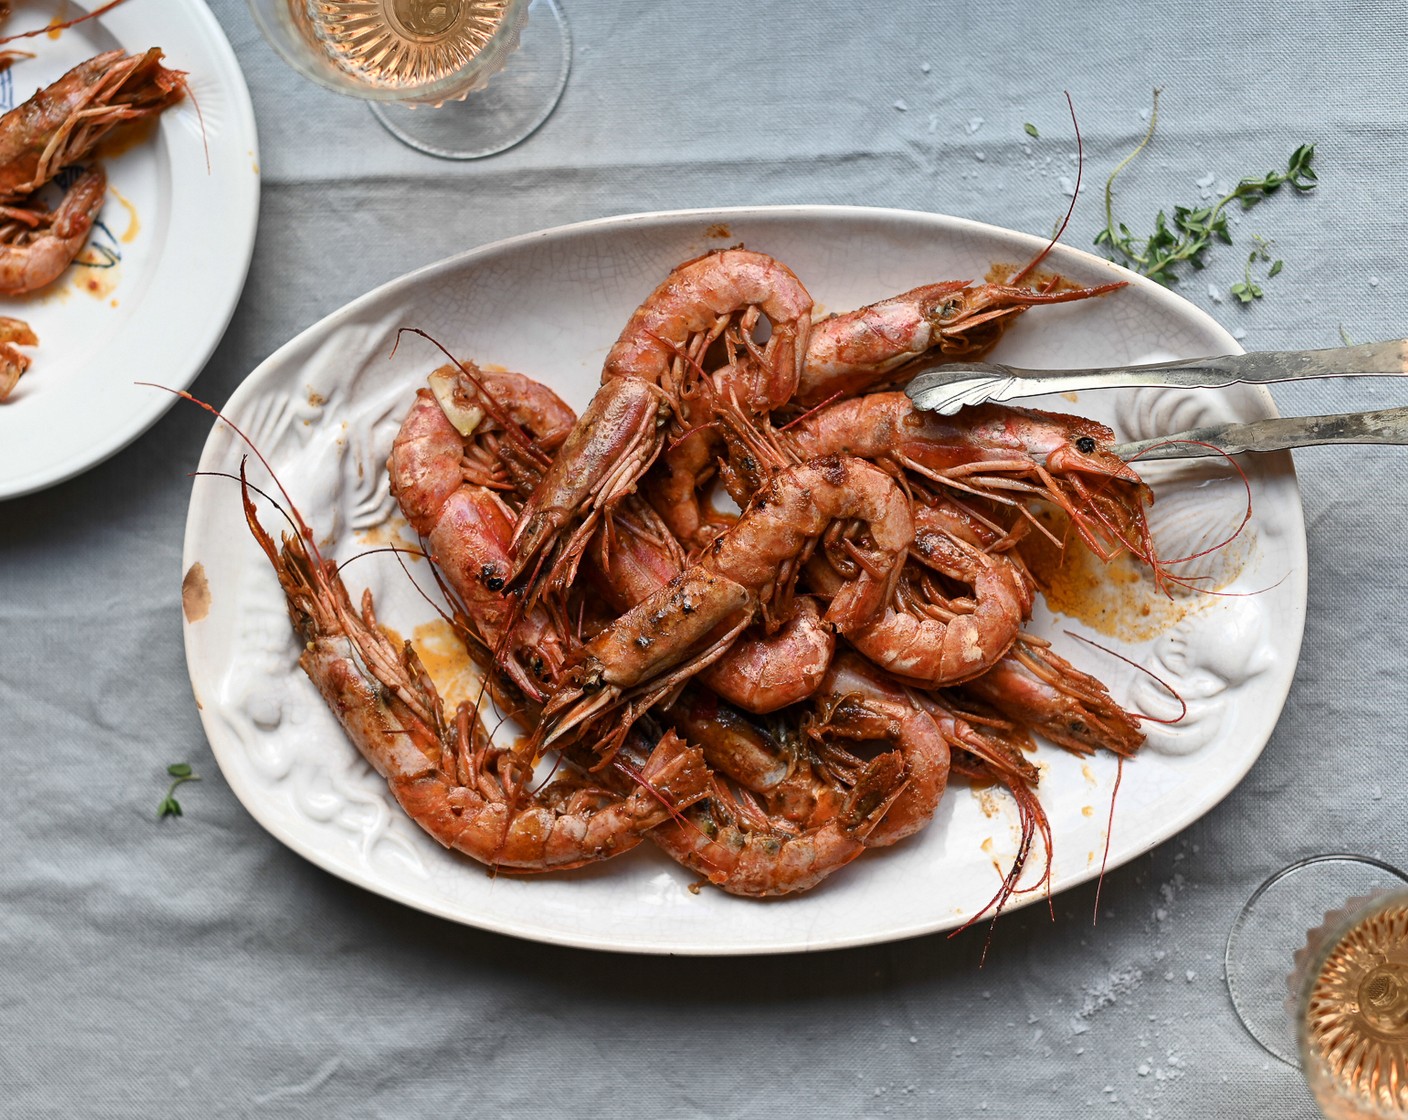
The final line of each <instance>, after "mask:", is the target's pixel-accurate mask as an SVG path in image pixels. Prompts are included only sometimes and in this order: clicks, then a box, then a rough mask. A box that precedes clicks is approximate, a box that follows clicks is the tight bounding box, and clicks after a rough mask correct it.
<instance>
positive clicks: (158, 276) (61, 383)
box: [0, 0, 259, 498]
mask: <svg viewBox="0 0 1408 1120" xmlns="http://www.w3.org/2000/svg"><path fill="white" fill-rule="evenodd" d="M98 6H99V4H98V0H83V2H82V3H72V2H69V0H62V2H60V0H18V2H17V3H15V4H14V12H13V14H12V15H11V17H10V19H9V20H8V21H7V23H6V24H5V28H4V31H5V32H7V33H10V34H13V33H15V32H18V31H22V30H27V29H29V28H33V27H43V26H44V25H45V24H47V23H48V22H49V21H50V20H52V19H55V18H62V19H73V18H75V17H76V16H79V15H81V14H83V13H84V12H87V11H92V10H93V9H95V8H97V7H98ZM11 46H12V47H16V48H23V49H25V50H29V51H33V52H34V53H35V55H36V57H35V58H33V59H22V60H21V61H19V62H17V63H16V64H15V65H14V66H13V67H12V68H11V69H10V70H8V71H6V72H5V73H4V74H0V110H4V109H9V108H10V107H11V106H12V105H15V104H18V103H20V102H23V101H24V100H25V99H26V98H28V97H30V96H31V95H32V94H33V92H34V91H35V89H37V88H39V87H41V86H45V85H48V84H49V83H50V82H53V81H55V80H56V79H58V78H59V77H60V76H62V75H63V74H64V73H66V72H67V71H68V70H70V69H72V68H73V67H74V66H76V65H77V64H78V63H79V62H82V61H83V60H84V59H87V58H91V57H92V56H93V55H95V54H98V53H100V52H102V51H106V50H112V49H114V48H116V47H121V48H122V49H123V50H126V51H128V52H129V53H135V52H138V51H143V50H146V49H147V48H149V47H161V48H162V50H163V51H165V59H164V63H165V65H166V66H168V67H170V68H172V69H174V70H183V71H185V72H186V75H187V79H186V80H187V82H188V85H189V88H190V92H191V95H192V96H190V97H186V98H184V99H182V100H181V101H180V102H179V103H178V104H176V105H174V106H172V107H171V108H170V109H168V110H166V111H165V112H164V113H162V114H161V116H160V117H159V118H158V120H157V123H156V127H155V129H154V130H153V132H152V134H151V135H150V136H147V137H146V138H145V139H142V140H141V141H140V142H138V143H133V144H132V145H131V146H130V147H127V148H126V150H124V151H121V152H119V153H118V154H116V155H112V156H102V155H100V162H101V163H102V165H103V167H104V168H105V169H106V170H107V173H108V200H107V202H106V203H105V204H104V207H103V210H102V212H101V214H99V216H98V224H97V225H96V226H95V228H94V231H93V235H92V236H91V237H90V238H89V243H88V246H87V248H85V249H84V251H83V252H82V253H80V254H79V261H86V262H89V263H88V264H75V265H73V266H70V268H69V269H68V270H67V271H66V272H65V273H64V275H63V276H62V277H60V278H59V279H58V280H57V281H55V282H54V283H53V284H51V285H49V286H48V287H47V288H45V289H42V290H41V291H39V292H35V293H33V294H31V295H28V296H22V297H0V315H8V316H12V317H14V318H18V319H23V320H25V321H26V322H28V323H29V324H30V325H31V326H32V327H33V328H34V330H35V333H36V334H37V335H38V336H39V345H38V346H37V347H34V348H32V349H29V350H27V353H28V354H29V355H30V356H31V357H32V358H33V365H32V366H31V367H30V369H29V371H28V372H27V373H26V374H25V375H24V376H23V377H21V378H20V382H19V385H18V386H17V387H16V388H15V390H14V391H13V392H12V393H11V394H10V397H9V399H8V400H6V401H5V402H4V403H3V404H0V498H10V497H15V496H18V495H20V494H29V493H32V492H33V491H36V490H41V489H43V488H44V487H46V486H52V485H54V484H55V483H58V482H62V481H64V480H65V479H69V478H72V477H73V476H74V475H76V474H79V473H80V472H82V471H84V470H87V469H88V468H89V467H91V466H93V465H95V464H97V463H100V462H102V461H103V460H104V459H106V458H108V457H109V456H110V455H113V454H115V453H116V452H118V451H120V450H121V449H122V448H124V447H126V446H127V444H129V443H130V442H132V440H134V439H136V438H137V437H138V436H139V435H141V434H142V432H144V431H146V430H147V428H149V427H150V426H151V425H152V424H154V423H155V422H156V420H157V419H158V418H159V417H160V416H161V415H162V414H163V413H165V412H166V410H167V409H168V408H170V407H171V405H172V404H173V402H174V401H175V399H176V398H175V397H173V396H172V395H171V394H170V393H163V392H160V391H158V390H156V389H152V388H148V387H145V386H142V385H138V384H137V382H139V381H152V382H157V383H159V384H162V385H166V386H170V387H171V388H176V389H183V388H185V387H186V386H188V385H189V384H190V383H191V382H192V381H194V380H195V378H196V375H197V374H198V373H200V371H201V368H202V367H203V366H204V365H205V362H206V359H207V358H209V357H210V355H211V353H212V352H213V351H214V349H215V346H216V344H217V343H218V342H219V341H220V337H221V335H222V334H224V332H225V327H226V325H227V324H228V323H229V321H230V316H231V315H232V314H233V313H234V310H235V304H236V303H237V302H238V300H239V297H240V291H241V290H242V289H243V287H244V279H245V273H246V272H247V271H248V269H249V260H250V254H251V253H252V252H253V249H254V230H255V225H256V224H257V221H258V215H259V155H258V151H257V143H256V138H255V130H254V110H253V107H252V105H251V104H250V99H249V90H248V88H246V86H245V81H244V75H243V74H242V73H241V72H240V68H239V64H238V62H236V60H235V54H234V51H233V50H231V48H230V43H229V40H227V39H226V38H225V33H224V31H222V30H221V28H220V25H219V23H217V22H216V20H215V17H214V16H213V15H212V14H211V12H210V9H209V8H207V7H206V6H205V4H204V3H203V2H202V0H181V2H180V3H157V4H152V3H148V2H146V0H141V2H140V3H137V2H131V3H126V4H122V5H119V6H118V7H116V8H114V9H113V10H112V11H110V12H106V13H104V14H103V15H101V16H99V17H97V18H96V19H93V20H89V21H87V22H85V23H80V24H77V25H76V26H73V27H70V28H67V29H66V30H64V31H62V32H60V33H58V35H57V37H56V38H51V37H50V36H48V35H41V36H38V37H36V38H32V39H25V40H22V41H20V42H17V43H13V44H11ZM100 153H101V148H100ZM207 156H208V163H207Z"/></svg>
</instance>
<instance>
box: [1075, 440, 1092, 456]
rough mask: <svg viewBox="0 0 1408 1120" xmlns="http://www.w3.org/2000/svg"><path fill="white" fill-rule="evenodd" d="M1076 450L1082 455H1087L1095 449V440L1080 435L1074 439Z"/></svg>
mask: <svg viewBox="0 0 1408 1120" xmlns="http://www.w3.org/2000/svg"><path fill="white" fill-rule="evenodd" d="M1076 450H1077V451H1079V452H1080V453H1081V454H1082V455H1089V454H1090V453H1091V452H1092V451H1094V450H1095V440H1094V438H1093V437H1091V436H1081V437H1080V439H1078V440H1076Z"/></svg>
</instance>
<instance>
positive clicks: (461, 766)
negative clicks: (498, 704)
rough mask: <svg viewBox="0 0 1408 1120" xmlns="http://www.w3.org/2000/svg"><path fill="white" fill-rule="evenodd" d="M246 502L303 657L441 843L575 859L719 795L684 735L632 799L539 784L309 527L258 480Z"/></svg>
mask: <svg viewBox="0 0 1408 1120" xmlns="http://www.w3.org/2000/svg"><path fill="white" fill-rule="evenodd" d="M244 505H245V516H246V519H247V520H248V522H249V527H250V531H251V532H252V533H253V534H254V536H255V539H256V540H257V541H258V542H259V545H260V547H261V548H262V549H263V551H264V553H265V555H266V556H268V558H269V561H270V563H271V564H272V565H273V566H274V570H275V571H276V573H277V574H278V577H279V583H280V585H281V586H282V588H283V590H284V594H285V596H286V598H287V600H288V608H289V615H290V618H291V619H292V621H293V624H294V629H295V631H296V632H297V633H298V635H299V637H300V640H301V641H302V642H303V652H302V653H301V655H300V656H299V664H300V665H301V666H302V668H303V670H304V672H306V673H307V674H308V677H309V679H310V680H312V682H313V683H314V684H315V685H316V686H317V688H318V691H319V692H321V693H322V695H323V698H324V699H325V700H326V701H327V702H328V705H329V707H330V708H331V709H332V711H333V713H334V714H335V715H336V716H337V718H338V721H339V722H340V723H341V724H342V726H343V729H344V730H345V731H346V732H347V734H348V736H349V738H351V740H352V742H353V744H354V745H355V746H356V747H357V749H358V750H359V751H360V752H361V753H362V755H363V757H365V758H366V759H367V761H368V762H369V763H371V765H372V766H373V768H374V769H375V770H376V771H377V773H379V774H380V775H381V776H382V777H384V778H385V779H386V781H387V783H388V784H389V786H390V787H391V792H392V794H393V795H394V796H395V798H396V800H397V801H398V802H399V803H400V804H401V807H402V808H403V809H405V810H406V813H407V814H408V815H409V816H410V817H411V819H412V820H414V821H415V822H416V824H418V825H419V826H420V827H421V828H423V829H424V830H425V831H426V832H427V833H429V834H430V835H431V836H432V837H433V838H434V839H435V840H436V841H438V842H439V843H440V844H442V845H444V846H445V847H447V848H453V849H455V850H456V851H460V852H463V853H464V854H466V855H469V856H472V857H473V858H475V859H477V860H479V861H480V862H481V863H485V864H488V865H489V866H491V867H495V868H499V869H503V870H510V871H523V872H534V871H555V870H566V869H569V868H573V867H579V866H581V865H582V864H584V863H589V862H592V861H595V860H600V859H607V858H609V857H611V856H615V855H619V854H620V853H622V852H624V851H627V850H629V849H630V848H632V847H634V846H635V845H636V844H638V843H639V842H640V839H641V834H642V833H643V832H644V831H646V830H647V829H650V828H652V827H654V826H655V825H658V824H659V823H661V822H662V821H664V820H667V819H669V817H670V816H671V815H673V814H676V813H678V812H679V811H680V810H681V809H682V808H685V807H687V806H689V805H691V804H693V803H694V802H695V801H697V800H698V799H699V798H700V797H702V796H704V794H705V793H706V786H705V775H706V770H705V768H704V766H703V761H702V758H701V756H700V754H699V752H698V751H697V750H695V749H693V748H690V747H688V746H687V745H686V744H684V743H683V742H682V741H681V740H680V739H679V738H678V737H677V736H675V735H673V734H669V735H666V736H665V737H664V738H662V739H661V740H660V742H659V744H658V745H657V746H656V748H655V750H654V752H652V754H651V756H650V759H649V762H648V763H647V765H646V767H645V768H644V770H643V771H642V773H641V774H640V776H639V777H640V788H639V789H637V790H635V791H634V792H632V793H631V794H629V795H628V796H625V797H619V796H613V795H611V794H609V792H607V791H604V790H599V789H596V788H594V787H590V788H589V787H588V786H587V785H586V783H584V782H582V781H580V780H570V781H569V783H568V784H567V785H566V786H564V785H557V786H556V787H549V789H548V790H545V791H538V792H534V791H532V789H531V785H532V774H531V772H530V771H528V770H527V769H526V768H525V767H524V765H523V764H522V762H521V761H520V760H519V759H518V758H517V757H516V756H515V755H514V754H513V753H512V752H508V751H502V750H498V749H496V748H494V747H493V745H492V744H491V743H490V741H489V737H488V735H487V733H486V732H485V731H484V729H483V727H482V725H481V724H480V723H479V721H478V717H477V714H475V713H472V712H471V711H470V709H469V707H468V705H461V706H460V708H459V711H458V713H457V716H456V718H455V721H454V723H453V724H448V723H447V721H446V719H445V716H444V712H443V707H442V704H441V700H440V697H439V695H438V694H437V693H436V692H435V689H434V686H433V685H432V684H431V683H430V678H429V676H428V674H427V673H426V672H425V669H424V666H422V664H421V662H420V659H419V658H418V657H417V656H416V653H415V650H414V648H413V647H412V646H411V645H410V643H406V644H405V645H403V646H401V647H400V648H398V647H397V646H396V645H394V644H393V643H392V642H391V641H390V639H388V638H387V636H386V634H385V633H384V632H383V631H382V630H381V628H380V627H379V626H378V625H377V621H376V617H375V614H374V613H373V608H372V601H371V594H370V592H368V593H366V594H365V595H364V596H363V600H362V608H361V610H360V611H357V610H354V609H353V607H352V604H351V601H350V599H349V597H348V594H347V589H346V587H345V586H344V585H343V583H342V581H341V579H340V577H339V576H338V574H337V570H336V568H335V567H334V566H333V565H331V564H328V563H326V562H324V561H322V560H315V559H313V558H312V557H310V556H309V555H308V551H307V547H306V545H305V542H304V540H303V538H302V536H301V535H300V534H288V533H286V534H284V538H283V546H282V548H280V547H278V546H277V545H276V544H275V543H274V540H273V538H272V537H271V536H270V535H269V534H268V533H267V532H266V531H265V530H264V528H263V527H262V526H261V525H260V523H259V519H258V516H257V513H256V511H255V508H254V503H253V501H252V500H251V499H250V496H249V492H248V489H247V488H246V489H245V491H244Z"/></svg>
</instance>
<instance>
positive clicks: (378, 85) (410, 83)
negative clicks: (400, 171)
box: [249, 0, 572, 159]
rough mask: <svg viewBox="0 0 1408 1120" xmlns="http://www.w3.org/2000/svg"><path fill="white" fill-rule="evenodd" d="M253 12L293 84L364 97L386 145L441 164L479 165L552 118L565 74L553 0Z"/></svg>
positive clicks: (272, 6)
mask: <svg viewBox="0 0 1408 1120" xmlns="http://www.w3.org/2000/svg"><path fill="white" fill-rule="evenodd" d="M249 8H250V11H251V13H252V14H253V16H254V22H255V23H256V24H257V25H258V27H259V30H260V31H261V32H263V34H264V37H265V38H266V39H268V40H269V42H270V44H272V46H273V47H274V49H275V50H277V51H278V52H279V54H280V55H282V56H283V58H284V60H285V61H286V62H288V63H289V65H290V66H292V67H293V68H294V69H295V70H297V71H298V72H299V73H300V74H303V75H304V76H305V77H307V78H311V79H312V80H313V81H315V82H317V83H318V84H319V85H323V86H326V87H327V88H329V89H332V90H335V91H337V92H338V93H343V94H347V95H349V96H352V97H361V98H365V99H366V100H368V101H370V102H371V107H372V112H373V114H375V116H376V118H377V119H378V120H379V121H381V123H382V124H383V125H384V126H385V127H386V128H387V130H388V131H389V132H390V133H391V134H392V135H393V136H395V137H396V138H397V139H399V140H401V141H403V142H404V143H406V144H409V145H410V146H411V147H413V148H417V149H419V150H420V151H422V152H426V153H428V154H430V155H433V156H440V157H442V158H444V159H479V158H481V157H483V156H490V155H493V154H495V153H496V152H502V151H504V150H505V149H507V148H511V147H513V146H514V145H515V144H517V143H519V142H521V141H522V140H525V139H526V138H527V137H528V136H530V135H531V134H532V133H533V132H534V131H535V130H536V129H537V128H538V126H539V125H541V124H542V123H543V122H544V121H545V120H547V118H548V116H549V115H550V114H551V113H552V111H553V108H554V107H555V106H556V105H557V102H558V99H559V98H560V97H561V96H562V90H563V87H565V86H566V84H567V74H568V71H569V70H570V69H571V65H572V37H571V32H570V31H569V30H568V27H567V20H566V18H565V17H564V16H563V14H562V10H561V9H560V8H559V7H558V5H557V3H556V0H249ZM510 56H512V58H511V59H510Z"/></svg>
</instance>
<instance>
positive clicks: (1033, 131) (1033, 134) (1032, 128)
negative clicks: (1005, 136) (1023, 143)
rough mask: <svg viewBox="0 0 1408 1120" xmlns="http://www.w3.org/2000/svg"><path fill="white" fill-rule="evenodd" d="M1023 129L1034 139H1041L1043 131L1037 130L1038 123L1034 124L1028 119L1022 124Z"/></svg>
mask: <svg viewBox="0 0 1408 1120" xmlns="http://www.w3.org/2000/svg"><path fill="white" fill-rule="evenodd" d="M1022 131H1023V132H1025V133H1026V134H1027V135H1028V136H1030V137H1031V138H1032V139H1033V140H1036V139H1039V138H1040V136H1041V133H1039V132H1037V130H1036V125H1034V124H1032V122H1031V121H1028V122H1027V123H1026V124H1024V125H1023V126H1022Z"/></svg>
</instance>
